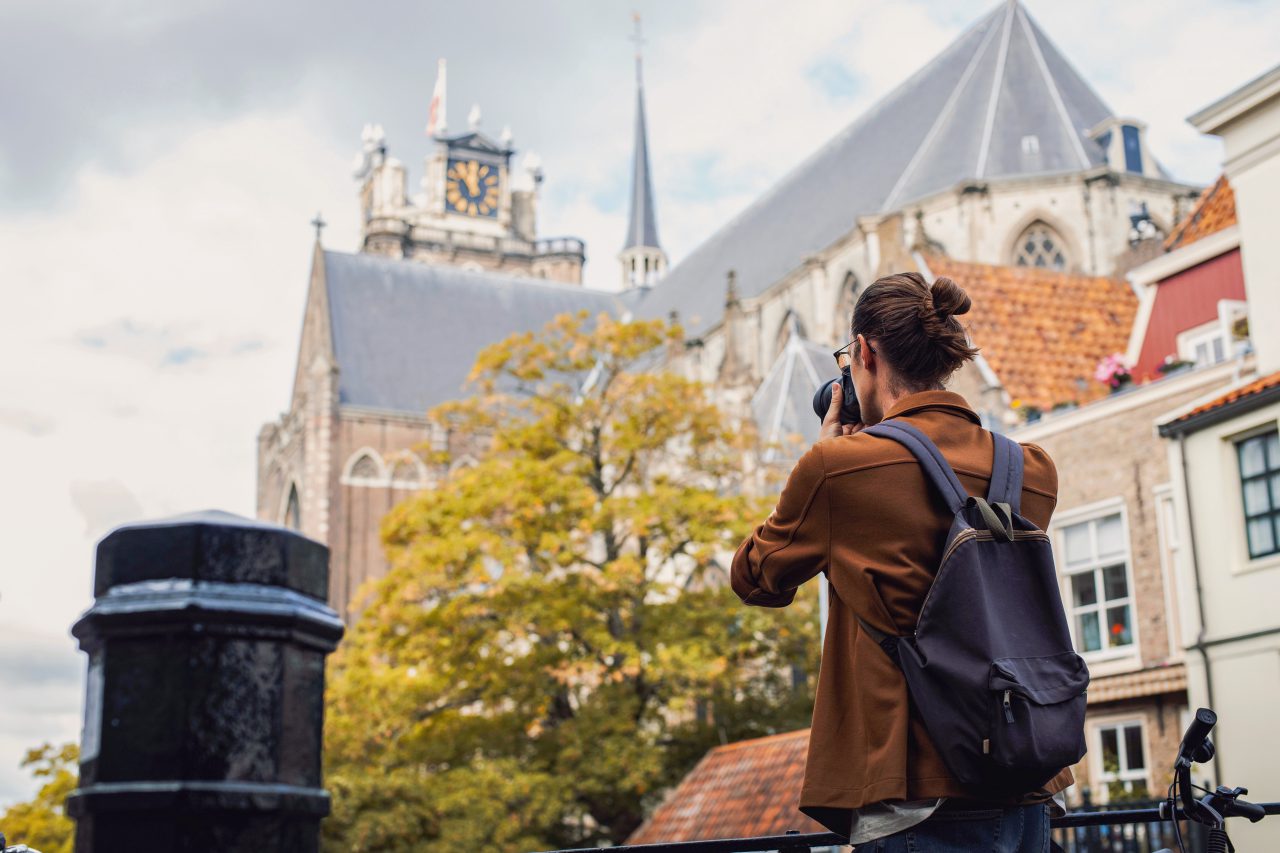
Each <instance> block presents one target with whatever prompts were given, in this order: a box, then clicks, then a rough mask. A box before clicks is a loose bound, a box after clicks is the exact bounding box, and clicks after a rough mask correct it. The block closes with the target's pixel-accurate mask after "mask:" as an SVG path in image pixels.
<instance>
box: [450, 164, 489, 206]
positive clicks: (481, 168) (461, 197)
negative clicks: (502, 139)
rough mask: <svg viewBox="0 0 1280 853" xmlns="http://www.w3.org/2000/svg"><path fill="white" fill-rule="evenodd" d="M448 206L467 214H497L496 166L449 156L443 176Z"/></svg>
mask: <svg viewBox="0 0 1280 853" xmlns="http://www.w3.org/2000/svg"><path fill="white" fill-rule="evenodd" d="M445 199H446V200H447V201H448V203H449V210H451V211H453V212H454V213H464V214H466V215H467V216H487V217H491V218H492V217H496V216H497V215H498V169H497V167H495V166H488V165H485V164H483V163H479V162H477V161H475V160H450V161H449V171H448V175H447V177H446V179H445Z"/></svg>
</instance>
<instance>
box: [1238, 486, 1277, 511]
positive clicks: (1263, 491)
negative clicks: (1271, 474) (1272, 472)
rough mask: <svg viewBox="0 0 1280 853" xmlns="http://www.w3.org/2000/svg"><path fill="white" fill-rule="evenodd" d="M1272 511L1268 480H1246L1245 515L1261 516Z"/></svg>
mask: <svg viewBox="0 0 1280 853" xmlns="http://www.w3.org/2000/svg"><path fill="white" fill-rule="evenodd" d="M1269 509H1271V498H1270V497H1269V496H1268V494H1267V480H1266V478H1265V477H1259V478H1258V479H1256V480H1246V481H1245V484H1244V514H1245V515H1261V514H1262V513H1264V512H1266V511H1267V510H1269Z"/></svg>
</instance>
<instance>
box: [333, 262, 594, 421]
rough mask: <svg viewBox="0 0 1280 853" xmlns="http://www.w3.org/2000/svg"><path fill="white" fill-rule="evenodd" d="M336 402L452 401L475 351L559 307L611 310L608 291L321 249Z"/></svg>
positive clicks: (421, 405)
mask: <svg viewBox="0 0 1280 853" xmlns="http://www.w3.org/2000/svg"><path fill="white" fill-rule="evenodd" d="M324 279H325V285H326V287H327V290H328V297H329V319H330V323H331V327H332V330H333V346H334V351H335V356H336V358H337V363H338V365H339V370H340V372H339V377H338V401H339V403H340V404H341V405H345V406H362V407H368V408H374V409H383V410H390V411H400V412H412V413H416V414H422V413H425V412H426V411H427V410H428V409H430V408H432V407H434V406H436V405H438V404H440V403H443V402H446V401H448V400H452V399H457V398H458V397H459V396H460V395H461V394H462V392H463V390H464V385H465V382H466V377H467V374H468V373H470V371H471V365H472V364H473V363H474V362H475V357H476V354H477V353H478V352H479V351H480V350H481V349H482V348H483V347H485V346H487V345H488V344H491V343H496V342H497V341H500V340H502V339H504V338H506V337H508V336H509V335H512V334H515V333H517V332H525V331H530V330H533V329H539V328H541V327H542V326H543V325H545V324H546V323H547V322H548V321H550V320H551V319H552V318H554V317H555V316H556V315H558V314H563V313H566V312H574V311H578V310H580V309H584V308H585V309H587V310H588V311H590V312H592V313H593V314H597V313H599V312H601V311H608V312H612V313H616V311H617V301H616V298H615V296H614V295H613V294H610V293H605V292H603V291H597V290H587V289H585V288H582V287H578V286H573V285H562V284H553V283H549V282H546V281H543V280H541V279H533V278H521V277H517V276H509V275H502V274H498V273H492V272H472V271H469V270H462V269H458V268H456V267H446V266H433V265H430V264H424V263H419V262H416V261H401V260H395V259H392V258H385V257H381V256H378V255H367V254H347V253H344V252H330V251H326V252H324Z"/></svg>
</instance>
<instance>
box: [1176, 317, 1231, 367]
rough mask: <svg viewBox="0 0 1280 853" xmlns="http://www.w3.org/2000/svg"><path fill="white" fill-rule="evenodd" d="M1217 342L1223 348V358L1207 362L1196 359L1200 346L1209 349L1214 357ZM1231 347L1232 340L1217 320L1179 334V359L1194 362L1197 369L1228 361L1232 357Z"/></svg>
mask: <svg viewBox="0 0 1280 853" xmlns="http://www.w3.org/2000/svg"><path fill="white" fill-rule="evenodd" d="M1215 342H1216V343H1218V344H1220V345H1221V347H1222V358H1216V359H1210V360H1208V361H1206V360H1204V359H1201V358H1197V357H1196V348H1197V347H1200V346H1205V347H1207V348H1208V349H1209V352H1210V354H1211V355H1212V353H1213V345H1214V343H1215ZM1230 346H1231V340H1230V338H1229V337H1228V335H1227V334H1226V333H1225V332H1224V331H1223V329H1222V324H1221V323H1219V322H1218V321H1217V320H1212V321H1210V322H1208V323H1202V324H1201V325H1199V326H1194V327H1192V328H1190V329H1187V330H1186V331H1183V332H1179V333H1178V358H1180V359H1182V360H1183V361H1190V362H1193V363H1194V364H1195V365H1196V366H1197V367H1208V366H1210V365H1213V364H1221V363H1222V362H1224V361H1226V360H1227V359H1228V358H1230V357H1231V351H1230Z"/></svg>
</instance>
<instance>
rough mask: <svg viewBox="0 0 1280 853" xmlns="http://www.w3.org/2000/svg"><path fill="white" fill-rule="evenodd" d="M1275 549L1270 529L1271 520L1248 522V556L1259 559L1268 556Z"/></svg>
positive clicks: (1257, 519) (1259, 519)
mask: <svg viewBox="0 0 1280 853" xmlns="http://www.w3.org/2000/svg"><path fill="white" fill-rule="evenodd" d="M1275 548H1276V540H1275V531H1274V530H1273V529H1272V527H1271V519H1270V518H1267V517H1263V518H1255V519H1254V520H1253V521H1250V522H1249V556H1251V557H1261V556H1262V555H1263V554H1270V553H1271V552H1272V551H1274V550H1275Z"/></svg>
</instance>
